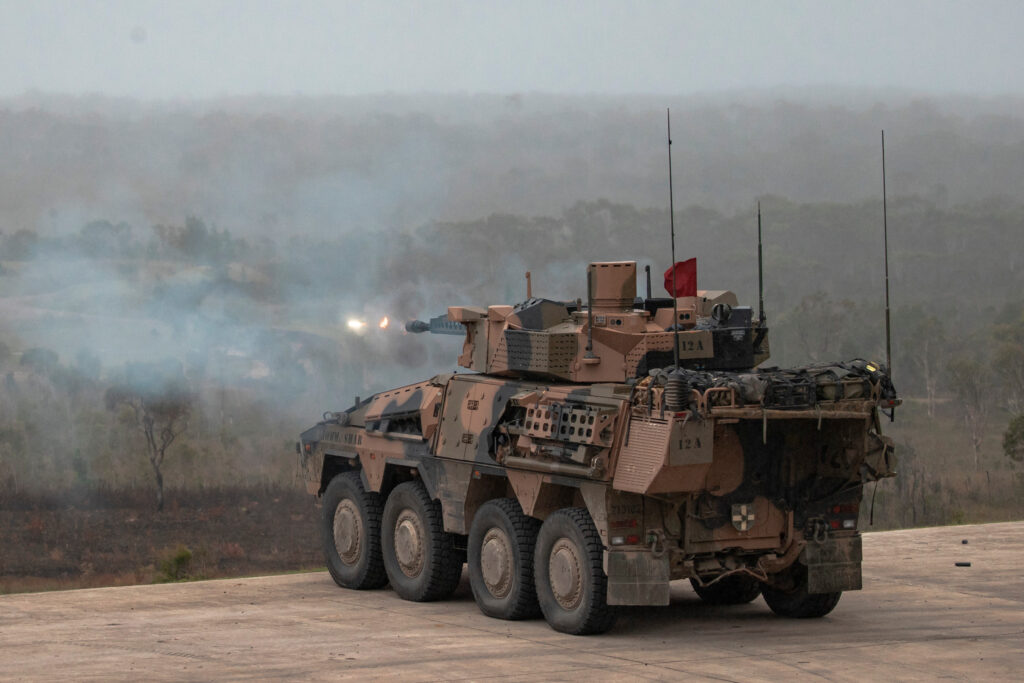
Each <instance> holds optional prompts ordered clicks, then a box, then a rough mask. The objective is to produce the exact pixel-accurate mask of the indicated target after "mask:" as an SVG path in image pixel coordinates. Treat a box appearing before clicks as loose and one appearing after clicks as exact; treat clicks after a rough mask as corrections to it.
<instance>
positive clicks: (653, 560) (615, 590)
mask: <svg viewBox="0 0 1024 683" xmlns="http://www.w3.org/2000/svg"><path fill="white" fill-rule="evenodd" d="M605 562H606V569H605V571H606V572H607V574H608V604H609V605H667V604H668V581H669V567H668V553H665V554H664V555H663V556H662V557H655V556H654V554H653V553H651V552H650V551H649V550H609V551H608V552H607V553H606V554H605Z"/></svg>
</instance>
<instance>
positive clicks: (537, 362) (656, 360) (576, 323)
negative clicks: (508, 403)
mask: <svg viewBox="0 0 1024 683" xmlns="http://www.w3.org/2000/svg"><path fill="white" fill-rule="evenodd" d="M636 276H637V270H636V262H635V261H599V262H594V263H591V264H590V265H589V266H588V267H587V282H588V297H587V300H586V301H583V300H582V299H577V300H576V301H568V302H565V301H553V300H551V299H541V298H529V299H527V300H526V301H524V302H522V303H519V304H516V305H512V306H509V305H496V306H488V307H486V308H485V307H481V306H451V307H449V308H448V313H447V316H445V317H443V318H442V317H441V316H439V317H438V318H434V319H432V320H431V321H430V322H429V323H426V322H422V321H418V320H417V321H411V322H409V323H407V324H406V330H408V331H409V332H432V333H437V334H453V333H456V331H455V330H453V325H461V327H462V328H463V330H464V334H465V341H464V342H463V347H462V353H461V354H460V355H459V358H458V363H459V365H460V366H462V367H464V368H467V369H469V370H475V371H477V372H482V373H485V374H491V375H498V376H503V377H534V378H547V379H556V380H563V381H570V382H625V381H627V380H630V379H633V378H642V377H645V376H647V374H648V373H649V372H650V371H652V370H655V369H661V368H666V367H670V366H672V365H673V353H672V346H673V343H678V348H679V363H680V366H682V367H683V368H687V369H691V370H706V371H712V370H728V371H743V370H750V369H751V368H753V367H754V366H756V365H758V364H760V363H762V362H763V361H765V360H767V358H768V341H767V336H766V334H767V329H768V328H767V327H766V326H764V325H763V324H762V323H761V322H760V321H757V320H755V319H754V317H753V315H752V312H751V309H750V308H749V307H747V306H739V305H738V302H737V299H736V295H735V294H733V293H732V292H729V291H712V290H707V291H698V292H697V294H696V296H683V297H679V298H678V299H677V300H676V301H675V304H676V306H673V299H672V298H652V297H650V296H648V297H646V298H641V297H637V287H636ZM676 311H678V320H673V318H674V316H675V315H676ZM676 327H678V329H676ZM456 329H457V328H456Z"/></svg>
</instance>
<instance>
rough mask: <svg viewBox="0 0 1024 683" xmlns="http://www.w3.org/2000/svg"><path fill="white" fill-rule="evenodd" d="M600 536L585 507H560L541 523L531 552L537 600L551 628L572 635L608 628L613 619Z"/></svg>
mask: <svg viewBox="0 0 1024 683" xmlns="http://www.w3.org/2000/svg"><path fill="white" fill-rule="evenodd" d="M603 551H604V548H603V546H602V544H601V537H600V536H599V535H598V533H597V527H596V526H594V521H593V520H592V519H591V518H590V514H589V513H588V512H587V511H586V510H585V509H583V508H562V509H561V510H558V511H557V512H554V513H552V514H551V516H549V517H548V518H547V519H545V520H544V523H543V524H542V525H541V527H540V532H538V534H537V548H536V550H535V551H534V556H533V576H534V583H535V585H536V586H537V601H538V602H539V603H540V609H541V611H542V612H543V613H544V618H545V619H547V622H548V624H550V626H551V628H553V629H555V630H556V631H561V632H562V633H571V634H572V635H587V634H591V633H604V632H605V631H607V630H608V629H610V628H611V627H612V626H613V625H614V624H615V610H614V609H613V608H611V607H609V606H608V601H607V594H608V577H607V576H606V575H605V573H604V567H603V561H602V560H603V557H602V556H603Z"/></svg>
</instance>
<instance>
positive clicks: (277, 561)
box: [0, 487, 323, 593]
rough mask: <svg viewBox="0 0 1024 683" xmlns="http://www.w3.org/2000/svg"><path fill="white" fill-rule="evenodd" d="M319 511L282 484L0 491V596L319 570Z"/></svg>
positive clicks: (303, 495)
mask: <svg viewBox="0 0 1024 683" xmlns="http://www.w3.org/2000/svg"><path fill="white" fill-rule="evenodd" d="M318 515H319V509H318V508H317V506H316V504H315V499H314V498H313V496H310V495H308V494H307V493H306V492H305V491H304V490H293V489H286V488H266V487H253V488H226V489H220V488H218V489H207V490H199V491H173V490H172V491H168V492H167V494H166V505H165V509H164V511H163V512H156V511H155V510H154V505H153V496H152V492H150V491H147V490H145V489H130V490H120V491H114V490H100V491H96V490H88V491H86V490H73V491H66V492H62V493H59V494H54V493H49V494H45V495H29V494H23V493H22V494H13V493H11V492H9V491H8V492H2V491H0V593H12V592H22V591H37V590H49V589H63V588H85V587H95V586H117V585H127V584H136V583H153V582H160V581H167V580H174V579H199V578H217V577H228V576H246V575H252V574H266V573H272V572H285V571H296V570H302V569H310V568H317V567H322V566H323V560H322V555H321V551H320V539H319V535H318V530H317V529H318V527H317V517H318ZM184 551H187V552H184Z"/></svg>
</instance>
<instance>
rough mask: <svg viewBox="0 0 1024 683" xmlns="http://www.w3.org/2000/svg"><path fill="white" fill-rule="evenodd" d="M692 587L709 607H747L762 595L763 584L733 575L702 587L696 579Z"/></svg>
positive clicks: (745, 576)
mask: <svg viewBox="0 0 1024 683" xmlns="http://www.w3.org/2000/svg"><path fill="white" fill-rule="evenodd" d="M690 585H692V586H693V590H694V592H696V593H697V595H699V596H700V599H701V600H703V601H704V602H706V603H708V604H709V605H745V604H746V603H748V602H752V601H753V600H754V599H756V598H757V596H758V595H760V594H761V582H760V581H758V580H757V579H755V578H754V577H753V576H747V575H746V574H733V575H732V576H727V577H725V578H724V579H719V580H718V581H715V582H714V583H713V584H711V585H709V586H702V585H700V584H699V583H697V580H696V579H690Z"/></svg>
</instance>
